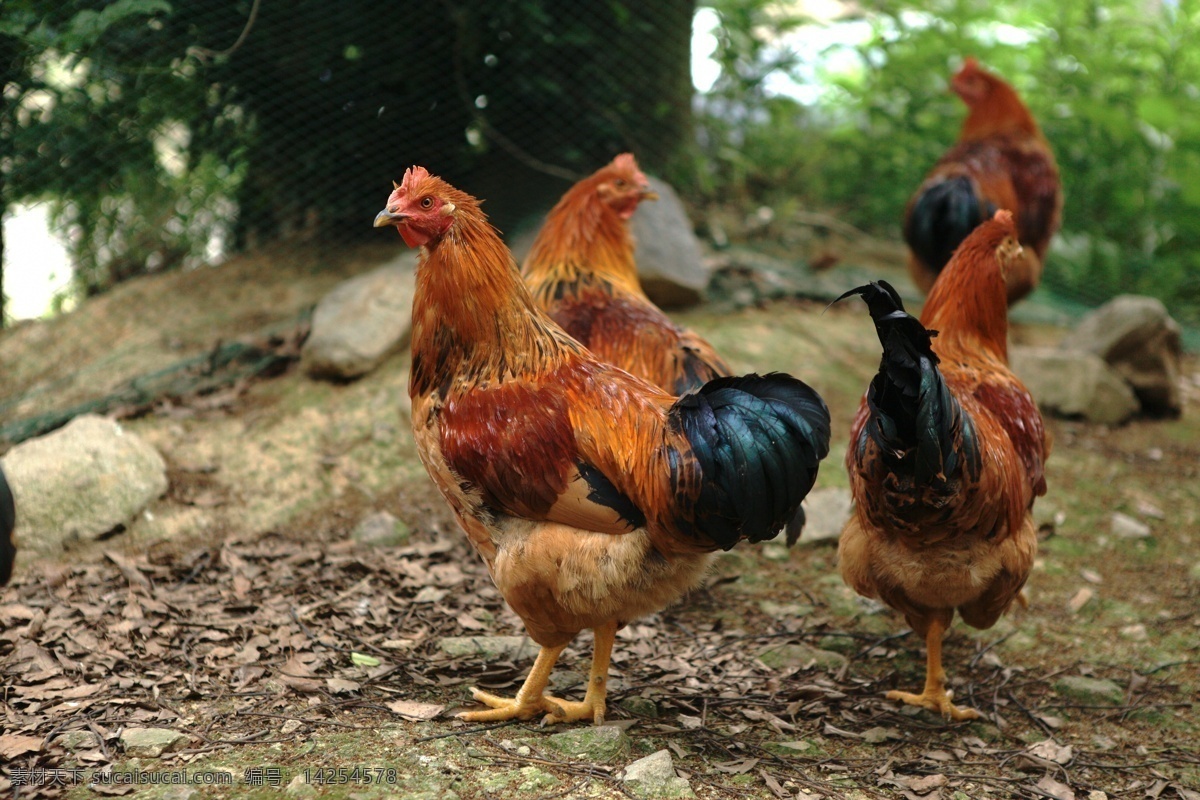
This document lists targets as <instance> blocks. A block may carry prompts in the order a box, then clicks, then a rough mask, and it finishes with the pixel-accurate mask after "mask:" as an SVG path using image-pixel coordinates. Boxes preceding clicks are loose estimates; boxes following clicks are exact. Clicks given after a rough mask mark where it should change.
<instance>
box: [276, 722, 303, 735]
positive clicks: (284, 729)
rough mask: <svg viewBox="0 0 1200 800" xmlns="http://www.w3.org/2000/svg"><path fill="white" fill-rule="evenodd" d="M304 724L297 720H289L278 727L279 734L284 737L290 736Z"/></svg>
mask: <svg viewBox="0 0 1200 800" xmlns="http://www.w3.org/2000/svg"><path fill="white" fill-rule="evenodd" d="M303 726H304V723H303V722H301V721H300V720H298V719H289V720H288V721H287V722H285V723H283V725H281V726H280V727H279V732H280V733H281V734H283V735H284V736H291V735H292V734H293V733H295V732H296V731H298V730H300V728H301V727H303Z"/></svg>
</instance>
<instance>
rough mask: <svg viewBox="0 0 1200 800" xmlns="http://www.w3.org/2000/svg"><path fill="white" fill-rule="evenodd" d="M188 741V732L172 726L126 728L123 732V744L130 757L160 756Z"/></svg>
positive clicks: (126, 753)
mask: <svg viewBox="0 0 1200 800" xmlns="http://www.w3.org/2000/svg"><path fill="white" fill-rule="evenodd" d="M187 742H188V737H187V735H186V734H183V733H180V732H179V731H173V730H171V729H170V728H126V729H125V730H124V731H122V732H121V746H122V747H124V748H125V755H127V756H129V757H130V758H158V757H159V756H161V755H162V754H163V753H168V752H171V751H174V750H179V749H180V748H182V747H183V746H184V745H185V744H187Z"/></svg>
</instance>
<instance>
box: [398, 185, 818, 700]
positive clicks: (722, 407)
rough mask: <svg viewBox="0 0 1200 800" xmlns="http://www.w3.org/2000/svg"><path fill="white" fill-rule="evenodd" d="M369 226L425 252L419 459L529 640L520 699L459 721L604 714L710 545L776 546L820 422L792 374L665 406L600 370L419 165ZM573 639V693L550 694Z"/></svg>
mask: <svg viewBox="0 0 1200 800" xmlns="http://www.w3.org/2000/svg"><path fill="white" fill-rule="evenodd" d="M375 225H376V226H377V227H378V226H386V225H395V226H396V227H397V228H398V229H399V231H400V235H401V236H403V237H404V241H405V242H406V243H407V244H408V245H409V246H410V247H423V248H424V252H423V254H422V258H421V261H420V265H419V266H418V268H417V287H416V295H415V297H414V299H413V333H412V352H413V356H412V373H411V378H410V382H409V394H410V395H411V397H412V423H413V432H414V436H415V438H416V442H417V447H418V451H419V453H420V456H421V459H422V461H423V462H424V464H425V467H426V469H427V470H428V471H429V474H430V476H431V477H432V478H433V481H434V483H435V484H436V485H437V486H438V488H439V489H440V490H441V492H442V495H443V496H444V497H445V498H446V500H447V502H449V504H450V505H451V507H452V508H453V509H454V511H455V513H456V515H457V517H458V520H459V522H460V523H461V525H462V527H463V529H464V530H465V531H466V533H467V536H468V537H469V539H470V541H471V543H472V544H473V545H474V547H475V549H476V550H477V551H478V552H479V554H480V555H481V556H482V557H483V559H484V561H485V562H486V563H487V567H488V570H489V572H490V573H491V576H492V579H493V581H494V582H495V583H496V586H497V587H498V588H499V590H500V592H501V594H502V595H503V596H504V598H505V600H506V601H507V602H508V604H509V605H510V606H511V607H512V608H513V610H514V611H516V613H517V614H518V615H519V616H520V617H521V619H522V620H523V621H524V623H525V627H526V629H527V630H528V631H529V635H530V636H532V637H533V639H534V641H536V642H537V643H538V644H539V645H540V646H541V651H540V653H539V654H538V658H537V661H536V663H535V664H534V666H533V670H532V671H531V673H530V675H529V677H528V678H527V679H526V681H525V683H524V685H523V686H522V687H521V690H520V691H519V692H518V693H517V696H516V697H515V698H503V697H497V696H495V695H492V694H489V693H487V692H482V691H478V690H476V691H475V692H474V696H475V698H476V699H477V700H479V701H481V702H482V703H484V704H485V705H488V706H490V707H491V708H490V709H489V710H486V711H478V712H469V713H465V714H463V715H461V716H463V717H464V718H465V719H469V720H476V721H483V720H501V719H514V718H519V719H529V718H532V717H535V716H542V715H544V720H545V721H547V722H560V721H575V720H582V719H590V720H593V721H595V722H596V723H599V722H601V721H603V719H604V714H605V696H606V686H607V675H608V664H609V657H610V654H611V651H612V646H613V641H614V638H615V636H616V632H617V630H618V628H619V627H620V626H621V625H623V624H624V623H625V622H627V621H629V620H631V619H634V618H635V617H638V616H641V615H643V614H648V613H651V612H653V611H656V610H658V609H660V608H662V607H664V606H665V605H666V604H668V603H670V602H672V601H673V600H675V599H676V598H678V597H679V596H680V595H681V594H682V593H683V592H684V591H686V590H687V589H688V588H689V587H691V586H694V585H695V584H696V582H697V581H698V580H700V578H701V576H702V575H703V574H704V571H705V569H706V567H707V565H708V562H709V558H710V554H711V553H712V552H713V551H714V550H717V549H722V548H724V549H728V548H730V547H733V546H734V545H735V544H736V543H737V542H738V541H740V540H742V539H749V540H751V541H758V540H761V539H766V538H770V537H772V536H774V535H775V533H776V532H777V531H778V530H779V528H780V527H781V526H782V525H783V524H784V522H785V521H786V520H788V519H789V518H790V517H791V516H792V515H793V514H794V513H795V511H796V508H797V507H798V506H799V504H800V501H801V500H802V499H803V497H804V495H805V494H806V493H807V492H808V490H809V489H810V488H811V487H812V484H813V481H814V480H815V479H816V474H817V466H818V462H819V461H820V460H821V459H822V458H823V457H824V456H825V455H826V454H827V452H828V442H829V412H828V409H826V407H825V404H824V402H823V401H822V400H821V398H820V397H819V396H818V395H817V394H816V392H814V391H813V390H812V389H810V388H809V387H808V386H806V385H805V384H803V383H801V382H800V381H798V380H796V379H795V378H792V377H790V376H786V375H778V374H775V375H764V376H757V375H748V376H745V377H741V378H718V379H716V380H713V381H710V382H709V383H707V384H705V385H704V386H702V387H700V389H699V390H697V391H696V392H694V393H691V394H688V395H686V396H684V397H682V398H675V397H673V396H671V395H670V394H668V393H666V392H664V391H663V390H661V389H659V388H657V387H655V386H653V385H651V384H649V383H647V382H645V381H643V380H642V379H640V378H636V377H634V376H633V375H630V374H629V373H628V372H625V371H624V370H622V369H619V368H617V367H614V366H611V365H609V364H606V363H604V362H601V361H599V360H597V359H596V358H595V357H594V356H593V355H592V354H591V353H590V352H588V350H587V349H586V348H584V347H583V346H582V345H581V344H579V342H577V341H575V340H574V339H572V338H571V337H570V336H569V335H567V333H566V332H565V331H563V329H562V328H561V327H559V326H558V325H557V324H556V323H555V322H554V321H553V320H552V319H550V317H549V316H547V315H546V313H545V312H544V311H542V310H541V309H540V308H538V306H537V304H536V303H535V302H534V299H533V295H531V294H530V292H529V290H528V288H526V286H525V284H524V283H523V282H522V281H521V276H520V273H519V272H518V271H517V266H516V263H515V262H514V261H513V258H512V255H511V254H510V253H509V252H508V249H507V248H506V247H505V246H504V243H503V242H502V241H501V240H500V237H499V235H498V234H497V232H496V230H495V229H494V228H493V227H492V226H491V225H490V224H489V223H488V221H487V217H486V216H485V215H484V214H483V212H482V211H481V210H480V208H479V202H478V201H477V200H476V199H475V198H473V197H471V196H470V195H468V194H465V193H464V192H461V191H459V190H457V189H455V188H454V187H452V186H450V185H449V184H447V183H446V182H445V181H442V180H441V179H439V178H436V177H434V176H431V175H430V174H429V173H428V172H426V171H425V170H424V169H422V168H420V167H413V168H412V169H410V170H409V171H408V172H406V173H405V176H404V181H403V183H402V184H401V185H400V186H398V187H397V188H396V190H395V191H394V192H393V193H392V195H391V196H390V197H389V198H388V202H387V207H386V208H385V209H384V210H383V211H382V212H380V214H379V215H378V217H376V220H375ZM584 628H591V629H593V630H594V631H595V645H594V647H595V650H594V656H593V661H592V669H591V674H590V677H589V679H588V688H587V694H586V696H585V698H584V700H583V702H568V701H565V700H560V699H558V698H554V697H549V696H547V695H546V694H545V688H546V685H547V681H548V680H549V676H550V672H551V670H552V669H553V667H554V663H555V661H556V660H557V658H558V656H559V654H560V653H561V652H562V651H563V649H564V648H565V647H566V646H567V644H568V643H569V642H570V641H571V640H572V639H574V638H575V636H576V635H577V634H578V633H579V632H580V631H581V630H583V629H584Z"/></svg>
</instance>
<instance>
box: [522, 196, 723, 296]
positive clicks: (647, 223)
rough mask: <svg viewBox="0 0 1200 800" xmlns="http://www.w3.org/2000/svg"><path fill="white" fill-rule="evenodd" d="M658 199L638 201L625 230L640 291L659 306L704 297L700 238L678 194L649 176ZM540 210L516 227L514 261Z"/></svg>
mask: <svg viewBox="0 0 1200 800" xmlns="http://www.w3.org/2000/svg"><path fill="white" fill-rule="evenodd" d="M650 186H651V188H653V189H654V191H656V192H658V200H656V201H652V202H646V203H640V204H639V205H638V210H637V212H636V213H634V215H633V219H631V220H630V224H629V229H630V231H631V232H632V233H633V237H634V239H635V240H636V243H637V244H636V247H637V249H636V251H635V253H634V257H635V258H636V259H637V265H638V280H639V281H641V284H642V289H644V290H645V292H646V295H647V296H648V297H649V298H650V299H651V300H652V301H654V302H655V303H656V304H657V305H659V306H661V307H663V308H685V307H687V306H694V305H696V304H697V303H700V302H702V301H703V300H704V290H705V287H707V286H708V281H709V278H710V277H711V270H710V269H709V267H708V265H707V264H706V263H705V260H704V252H703V251H702V250H701V249H700V240H699V239H697V238H696V234H695V231H694V230H693V228H692V223H691V222H690V221H688V217H687V212H686V211H685V210H684V208H683V203H682V202H681V201H680V200H679V195H677V194H676V193H675V190H674V189H672V188H671V186H670V185H669V184H667V183H665V182H664V181H661V180H659V179H658V178H653V177H651V178H650ZM544 220H545V214H541V215H538V216H537V218H536V219H535V220H531V221H530V223H529V224H522V225H521V226H519V228H518V230H517V231H516V233H515V234H514V235H513V236H512V237H510V239H509V242H508V245H509V247H510V248H511V250H512V252H513V256H514V257H515V258H516V259H517V263H521V262H522V261H524V260H525V256H527V255H528V254H529V250H530V248H531V247H533V241H534V239H536V238H537V235H538V232H539V231H540V230H541V229H542V222H543V221H544Z"/></svg>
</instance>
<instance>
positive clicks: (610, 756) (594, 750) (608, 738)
mask: <svg viewBox="0 0 1200 800" xmlns="http://www.w3.org/2000/svg"><path fill="white" fill-rule="evenodd" d="M544 743H545V745H546V746H547V747H550V748H552V749H554V750H557V751H558V752H560V753H562V754H563V755H565V756H567V757H568V758H573V759H581V760H583V761H591V762H593V763H596V764H608V763H611V762H613V761H616V760H617V759H618V758H620V757H621V756H623V755H625V754H626V753H627V752H629V737H628V736H626V735H625V731H623V730H621V729H620V728H618V727H617V726H616V725H601V726H600V727H598V728H595V727H582V728H574V729H572V730H569V731H563V732H562V733H556V734H554V735H553V736H547V737H546V738H545V740H544Z"/></svg>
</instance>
